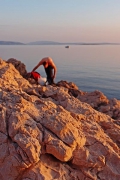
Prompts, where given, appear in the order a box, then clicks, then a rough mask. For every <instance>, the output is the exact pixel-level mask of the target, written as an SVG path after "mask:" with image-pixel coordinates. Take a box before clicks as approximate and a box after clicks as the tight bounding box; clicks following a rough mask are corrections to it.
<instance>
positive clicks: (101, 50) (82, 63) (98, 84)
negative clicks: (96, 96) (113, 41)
mask: <svg viewBox="0 0 120 180" xmlns="http://www.w3.org/2000/svg"><path fill="white" fill-rule="evenodd" d="M0 57H1V58H2V59H4V60H8V59H9V58H15V59H17V60H20V61H21V62H23V63H24V64H25V65H26V69H27V71H28V72H30V71H31V70H32V69H33V68H34V67H35V66H36V65H37V63H38V62H39V61H40V60H41V59H42V58H44V57H51V58H52V59H53V61H54V63H55V64H56V66H57V76H56V79H55V81H56V82H58V81H61V80H64V81H68V82H74V83H75V84H76V85H77V86H78V87H79V89H80V90H82V91H85V92H93V91H95V90H98V91H101V92H103V93H104V95H105V96H107V97H108V98H109V99H111V98H116V99H118V100H120V46H119V45H71V46H69V48H65V46H64V45H0ZM37 71H38V72H39V73H40V74H41V76H43V77H46V74H45V71H44V68H43V66H40V67H39V68H38V69H37Z"/></svg>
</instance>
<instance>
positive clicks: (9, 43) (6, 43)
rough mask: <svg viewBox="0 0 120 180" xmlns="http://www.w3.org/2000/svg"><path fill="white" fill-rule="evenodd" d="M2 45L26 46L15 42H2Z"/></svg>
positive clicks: (0, 43)
mask: <svg viewBox="0 0 120 180" xmlns="http://www.w3.org/2000/svg"><path fill="white" fill-rule="evenodd" d="M0 45H25V44H24V43H21V42H14V41H0Z"/></svg>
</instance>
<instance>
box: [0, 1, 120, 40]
mask: <svg viewBox="0 0 120 180" xmlns="http://www.w3.org/2000/svg"><path fill="white" fill-rule="evenodd" d="M0 40H6V41H9V40H11V41H19V42H31V41H39V40H49V41H58V42H120V0H0Z"/></svg>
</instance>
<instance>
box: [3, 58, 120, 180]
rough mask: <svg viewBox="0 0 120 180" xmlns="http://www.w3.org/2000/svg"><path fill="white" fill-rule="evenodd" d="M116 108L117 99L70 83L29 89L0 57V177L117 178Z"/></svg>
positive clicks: (119, 134) (34, 179)
mask: <svg viewBox="0 0 120 180" xmlns="http://www.w3.org/2000/svg"><path fill="white" fill-rule="evenodd" d="M112 105H113V106H112ZM107 106H110V108H108V107H107ZM104 108H106V110H104ZM115 108H118V110H119V101H117V100H116V99H113V100H108V99H107V98H106V97H105V96H104V95H103V94H102V93H101V92H99V91H95V92H93V93H87V92H82V91H80V90H79V89H78V88H77V86H76V85H74V84H73V83H67V82H59V83H58V85H57V86H50V85H48V86H40V85H36V84H33V85H32V84H31V83H29V81H27V80H26V79H24V78H23V77H22V76H21V75H20V73H19V71H18V70H17V69H15V67H14V66H13V65H12V64H11V63H7V62H5V61H2V59H1V60H0V179H1V180H7V179H9V180H43V179H44V180H53V179H56V180H74V179H77V180H84V179H87V180H90V179H93V180H98V179H99V180H100V179H101V180H105V179H109V180H119V179H120V126H119V120H114V119H119V118H118V115H116V117H117V118H116V117H115V118H114V119H112V118H111V117H113V115H112V116H111V114H109V113H108V111H109V112H110V111H113V109H115ZM99 111H101V112H99ZM114 111H115V110H114ZM105 113H106V114H107V115H106V114H105ZM116 114H117V113H116ZM118 114H119V113H118ZM115 122H118V123H115Z"/></svg>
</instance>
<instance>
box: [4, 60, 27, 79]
mask: <svg viewBox="0 0 120 180" xmlns="http://www.w3.org/2000/svg"><path fill="white" fill-rule="evenodd" d="M7 62H8V63H11V64H13V65H14V67H15V68H16V69H17V70H18V71H19V73H20V74H21V75H22V76H23V77H25V76H26V74H27V70H26V66H25V64H24V63H22V62H21V61H18V60H16V59H14V58H10V59H8V60H7Z"/></svg>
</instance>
